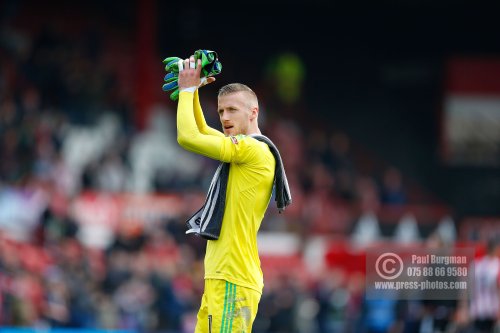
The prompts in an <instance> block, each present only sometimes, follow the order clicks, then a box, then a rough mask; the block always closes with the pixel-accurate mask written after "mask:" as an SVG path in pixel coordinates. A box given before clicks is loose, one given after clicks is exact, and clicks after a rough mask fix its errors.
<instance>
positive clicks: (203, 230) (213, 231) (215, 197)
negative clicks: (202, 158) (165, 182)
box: [186, 134, 292, 240]
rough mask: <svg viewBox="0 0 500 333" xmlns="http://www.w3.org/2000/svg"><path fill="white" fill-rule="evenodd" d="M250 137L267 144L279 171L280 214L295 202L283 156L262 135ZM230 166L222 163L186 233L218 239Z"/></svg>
mask: <svg viewBox="0 0 500 333" xmlns="http://www.w3.org/2000/svg"><path fill="white" fill-rule="evenodd" d="M251 137H253V138H254V139H256V140H259V141H262V142H264V143H266V144H267V145H268V146H269V149H270V150H271V153H272V154H273V156H274V159H275V160H276V169H275V171H274V196H275V200H276V206H277V207H278V210H279V212H280V213H281V212H283V210H285V208H286V207H287V206H288V205H290V204H291V203H292V196H291V192H290V187H289V186H288V180H287V178H286V174H285V168H284V165H283V161H282V159H281V155H280V153H279V151H278V148H276V146H275V145H274V143H273V142H272V141H271V140H270V139H269V138H268V137H266V136H264V135H260V134H253V135H251ZM229 167H230V163H226V162H221V163H220V165H219V167H218V168H217V170H216V171H215V174H214V177H213V178H212V181H211V183H210V188H209V189H208V193H207V197H206V199H205V203H204V204H203V206H202V207H201V208H200V209H199V210H198V211H197V212H196V213H194V215H193V216H191V217H190V218H189V219H188V220H187V222H186V225H187V227H188V230H187V231H186V234H193V233H194V234H196V235H199V236H201V237H203V238H205V239H208V240H217V239H219V235H220V231H221V228H222V219H223V217H224V208H225V204H226V189H227V180H228V178H229Z"/></svg>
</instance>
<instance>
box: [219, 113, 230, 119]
mask: <svg viewBox="0 0 500 333" xmlns="http://www.w3.org/2000/svg"><path fill="white" fill-rule="evenodd" d="M220 119H221V120H222V121H224V120H229V113H228V112H224V111H222V112H221V113H220Z"/></svg>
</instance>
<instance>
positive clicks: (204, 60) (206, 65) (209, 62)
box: [194, 50, 222, 77]
mask: <svg viewBox="0 0 500 333" xmlns="http://www.w3.org/2000/svg"><path fill="white" fill-rule="evenodd" d="M198 59H200V60H201V74H202V75H203V76H205V77H208V76H214V75H217V74H219V73H220V72H221V71H222V64H221V63H220V61H219V59H218V56H217V52H215V51H210V50H197V51H195V52H194V60H195V61H198Z"/></svg>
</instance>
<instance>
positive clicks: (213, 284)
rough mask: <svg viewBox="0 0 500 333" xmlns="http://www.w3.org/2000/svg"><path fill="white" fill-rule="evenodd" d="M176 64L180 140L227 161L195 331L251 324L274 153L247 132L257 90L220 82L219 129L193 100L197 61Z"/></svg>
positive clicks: (244, 328) (254, 116) (221, 332)
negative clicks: (259, 235)
mask: <svg viewBox="0 0 500 333" xmlns="http://www.w3.org/2000/svg"><path fill="white" fill-rule="evenodd" d="M180 68H181V69H180V71H179V76H178V87H179V102H178V108H177V133H178V134H177V140H178V142H179V144H180V145H181V146H182V147H183V148H185V149H187V150H189V151H191V152H194V153H197V154H201V155H204V156H207V157H209V158H212V159H215V160H219V161H222V162H226V163H229V165H230V168H229V174H228V178H227V188H226V195H225V203H224V210H223V216H222V227H221V229H220V236H219V237H218V239H217V240H208V241H207V248H206V255H205V290H204V294H203V298H202V301H201V307H200V309H199V312H198V316H197V324H196V329H195V333H202V332H211V333H215V332H217V333H226V332H251V330H252V323H253V321H254V319H255V316H256V314H257V308H258V304H259V301H260V298H261V294H262V289H263V286H264V284H263V274H262V270H261V268H260V260H259V255H258V250H257V232H258V230H259V227H260V224H261V222H262V219H263V218H264V214H265V212H266V209H267V207H268V205H269V202H270V199H271V196H272V190H273V183H274V177H275V167H276V160H275V157H274V156H273V154H272V152H271V150H270V148H269V146H268V145H267V144H266V143H264V142H262V141H259V140H257V139H255V138H254V137H253V136H252V135H259V134H261V132H260V130H259V126H258V116H259V105H258V100H257V96H256V95H255V93H254V92H253V91H252V90H251V89H250V88H249V87H247V86H246V85H243V84H239V83H234V84H229V85H226V86H224V87H222V88H221V89H220V91H219V94H218V113H219V117H220V121H221V124H222V128H223V133H222V132H220V131H218V130H215V129H213V128H211V127H209V126H208V125H207V123H206V122H205V118H204V116H203V112H202V109H201V106H200V102H199V97H198V87H199V86H200V85H201V81H200V73H201V61H200V60H198V61H196V62H195V59H194V57H193V56H191V57H190V58H189V59H186V60H184V61H183V64H180ZM214 80H215V79H214V78H213V77H210V78H208V80H207V83H210V82H212V81H214ZM207 200H208V199H207Z"/></svg>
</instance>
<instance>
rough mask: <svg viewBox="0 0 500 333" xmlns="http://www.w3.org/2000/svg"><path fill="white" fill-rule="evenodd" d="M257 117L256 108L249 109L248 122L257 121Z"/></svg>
mask: <svg viewBox="0 0 500 333" xmlns="http://www.w3.org/2000/svg"><path fill="white" fill-rule="evenodd" d="M258 115H259V108H258V107H253V108H251V109H250V120H254V119H257V116H258Z"/></svg>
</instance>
